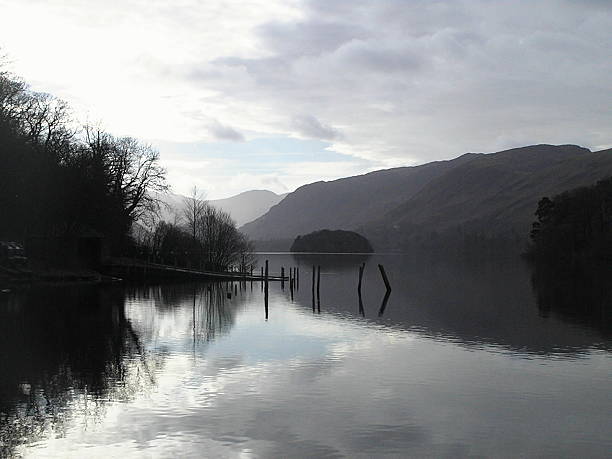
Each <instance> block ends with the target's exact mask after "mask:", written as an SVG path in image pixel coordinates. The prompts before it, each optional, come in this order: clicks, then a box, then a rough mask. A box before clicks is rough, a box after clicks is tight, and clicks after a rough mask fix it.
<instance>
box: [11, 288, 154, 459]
mask: <svg viewBox="0 0 612 459" xmlns="http://www.w3.org/2000/svg"><path fill="white" fill-rule="evenodd" d="M0 346H1V353H0V369H1V371H0V442H1V443H0V455H1V456H5V455H9V456H10V455H11V454H12V452H14V449H15V448H16V447H17V446H18V445H19V444H22V443H26V442H30V441H34V440H36V439H37V438H40V437H41V436H42V435H43V434H44V433H46V432H48V431H54V432H56V433H59V434H61V433H62V430H63V428H64V425H65V421H66V420H67V419H68V418H69V417H71V416H75V415H80V416H85V419H94V420H95V419H99V418H100V417H101V415H102V414H103V413H104V409H105V407H104V403H103V402H104V401H105V400H118V399H119V400H121V399H128V398H130V397H132V396H133V395H134V394H135V393H136V392H137V391H139V390H141V389H142V388H143V387H148V386H150V385H151V384H153V383H154V376H153V375H154V372H153V369H152V368H150V367H151V365H152V364H153V363H154V362H151V361H149V359H148V357H147V356H146V355H145V354H144V353H143V351H142V347H141V344H140V342H139V337H138V335H137V334H136V333H135V332H134V330H132V328H131V325H130V323H129V321H128V320H127V319H126V317H125V314H124V298H123V295H122V293H121V290H117V289H112V288H111V289H108V288H106V289H104V290H103V289H102V288H99V287H97V286H70V287H68V288H67V287H66V286H62V287H37V288H34V289H32V290H30V291H26V292H23V293H19V294H17V295H15V296H11V297H9V296H6V295H5V296H4V297H0ZM137 356H138V357H139V358H135V357H137Z"/></svg>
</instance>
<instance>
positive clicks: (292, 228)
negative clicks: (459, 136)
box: [241, 154, 473, 248]
mask: <svg viewBox="0 0 612 459" xmlns="http://www.w3.org/2000/svg"><path fill="white" fill-rule="evenodd" d="M472 156H473V155H470V154H467V155H463V156H461V157H459V158H456V159H453V160H451V161H439V162H433V163H428V164H424V165H421V166H415V167H400V168H395V169H387V170H381V171H376V172H371V173H369V174H365V175H359V176H355V177H348V178H343V179H338V180H333V181H330V182H315V183H311V184H309V185H304V186H302V187H300V188H298V189H297V190H295V191H294V192H293V193H289V194H288V195H287V197H286V198H285V199H283V200H282V201H281V202H280V203H279V204H277V205H275V206H273V207H272V208H271V209H270V210H269V211H268V213H266V214H265V215H263V216H261V217H259V218H258V219H256V220H254V221H252V222H251V223H248V224H246V225H244V226H243V227H242V228H241V231H243V232H244V233H245V234H247V235H248V236H249V237H250V238H251V239H254V240H275V239H291V240H292V239H293V238H295V237H296V236H297V235H298V234H305V233H310V232H313V231H317V230H322V229H346V230H350V229H355V228H357V227H359V226H361V225H363V224H365V223H367V222H369V221H371V220H372V219H374V218H377V217H382V216H383V215H385V213H386V212H388V211H390V210H392V209H394V208H395V207H397V206H398V205H400V204H401V203H403V202H405V201H406V200H407V199H409V198H410V197H412V196H413V195H414V194H415V193H416V192H418V191H419V190H420V189H421V188H422V187H423V186H425V185H426V184H427V183H429V182H430V181H431V180H433V179H435V178H437V177H439V176H440V175H442V174H443V173H445V172H446V171H448V170H450V169H452V168H454V167H456V166H458V165H460V164H463V163H466V162H469V161H470V160H471V158H472ZM287 248H288V247H287Z"/></svg>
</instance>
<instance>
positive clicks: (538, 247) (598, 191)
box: [528, 177, 612, 264]
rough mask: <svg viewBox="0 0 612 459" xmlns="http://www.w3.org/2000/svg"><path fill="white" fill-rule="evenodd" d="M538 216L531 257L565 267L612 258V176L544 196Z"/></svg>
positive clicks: (532, 232) (531, 237)
mask: <svg viewBox="0 0 612 459" xmlns="http://www.w3.org/2000/svg"><path fill="white" fill-rule="evenodd" d="M535 215H536V217H537V219H536V221H535V222H534V223H533V225H532V229H531V233H530V239H531V245H530V247H529V249H528V255H529V256H530V257H532V258H534V259H536V260H544V261H547V260H548V261H554V262H561V263H564V264H567V263H575V262H580V261H582V260H595V259H600V260H603V259H607V260H609V259H611V258H612V177H611V178H607V179H605V180H601V181H599V182H597V183H596V184H595V185H593V186H589V187H581V188H576V189H574V190H570V191H566V192H564V193H561V194H559V195H557V196H554V197H553V198H552V199H551V198H548V197H543V198H542V199H540V201H539V202H538V207H537V210H536V212H535Z"/></svg>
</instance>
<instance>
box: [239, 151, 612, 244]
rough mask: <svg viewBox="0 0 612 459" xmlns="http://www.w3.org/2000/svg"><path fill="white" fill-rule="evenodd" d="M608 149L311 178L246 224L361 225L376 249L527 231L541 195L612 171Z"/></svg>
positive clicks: (285, 232) (275, 231)
mask: <svg viewBox="0 0 612 459" xmlns="http://www.w3.org/2000/svg"><path fill="white" fill-rule="evenodd" d="M610 153H611V151H610V150H606V151H601V152H595V153H593V152H590V151H589V150H588V149H585V148H581V147H578V146H574V145H562V146H553V145H534V146H529V147H523V148H516V149H511V150H506V151H502V152H498V153H490V154H466V155H463V156H460V157H458V158H456V159H454V160H451V161H441V162H433V163H428V164H425V165H422V166H416V167H406V168H397V169H389V170H384V171H378V172H373V173H370V174H366V175H362V176H356V177H350V178H347V179H341V180H336V181H333V182H317V183H313V184H311V185H306V186H303V187H301V188H299V189H298V190H296V191H295V192H294V193H291V194H289V195H288V196H287V197H286V198H285V199H284V200H283V201H282V202H281V203H280V204H278V205H276V206H274V207H272V208H271V209H270V211H269V212H268V213H267V214H265V215H263V216H262V217H260V218H258V219H257V220H255V221H253V222H251V223H250V224H248V225H245V226H244V227H243V228H242V230H243V231H244V232H246V233H247V234H248V235H249V236H250V237H251V238H253V239H274V238H291V237H295V236H296V235H298V234H304V233H306V232H311V231H314V230H317V229H323V228H330V229H349V230H358V231H359V232H360V233H361V234H364V235H365V236H366V237H367V238H368V239H369V240H370V241H371V242H372V244H373V245H374V247H375V249H377V250H381V249H401V248H403V247H406V246H407V245H409V244H411V243H415V242H418V241H419V240H421V239H422V238H423V237H425V236H427V237H430V236H431V235H432V234H433V233H435V234H436V235H448V234H456V233H458V232H461V233H479V234H484V235H487V236H491V237H514V238H516V239H525V240H526V237H527V234H528V232H529V227H530V224H531V222H532V220H533V212H534V211H535V207H536V205H537V202H538V200H539V199H540V198H541V197H542V196H544V195H554V194H557V193H559V192H562V191H564V190H567V189H571V188H575V187H578V186H584V185H590V184H593V183H595V182H596V181H597V180H599V179H601V178H604V177H607V176H612V154H610Z"/></svg>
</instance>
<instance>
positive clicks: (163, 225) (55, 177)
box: [0, 62, 250, 269]
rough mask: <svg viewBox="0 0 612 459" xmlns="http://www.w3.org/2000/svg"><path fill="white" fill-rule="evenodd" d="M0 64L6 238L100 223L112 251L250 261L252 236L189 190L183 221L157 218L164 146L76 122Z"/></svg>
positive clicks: (0, 225)
mask: <svg viewBox="0 0 612 459" xmlns="http://www.w3.org/2000/svg"><path fill="white" fill-rule="evenodd" d="M3 68H4V67H3V66H2V63H1V62H0V240H15V241H21V242H25V241H27V240H28V238H31V237H46V238H58V237H74V236H78V235H79V234H82V233H83V232H89V233H91V232H95V233H97V234H100V235H101V236H103V237H104V240H105V241H106V242H107V244H108V246H109V249H110V252H111V254H112V255H130V254H131V255H133V254H136V253H143V252H146V253H148V254H149V255H157V256H162V257H163V256H164V255H165V256H166V257H167V258H168V260H170V259H171V258H172V257H173V256H174V258H178V257H179V256H180V257H181V258H182V259H188V260H184V261H185V262H187V261H188V262H189V263H191V264H194V265H200V266H204V265H206V266H208V267H211V268H214V269H224V268H227V267H228V266H229V265H237V264H240V262H242V261H243V260H244V263H242V264H243V265H246V264H247V259H248V255H247V253H246V252H247V251H248V250H249V248H250V245H249V243H248V241H247V240H246V239H245V238H244V236H242V234H240V233H239V232H238V230H237V229H236V225H235V224H234V222H233V221H232V220H231V218H230V216H229V215H227V214H226V213H224V212H221V211H219V210H217V209H214V208H212V207H211V206H209V205H208V204H206V203H205V202H204V201H200V200H197V199H195V197H194V198H193V199H191V200H190V202H191V204H190V205H191V207H189V206H187V207H189V209H190V212H189V213H188V212H187V211H186V212H185V215H183V217H184V219H182V220H184V221H179V220H181V219H179V220H177V221H175V222H174V223H167V222H162V221H160V220H159V210H160V205H162V203H161V200H160V196H161V194H162V193H164V192H166V191H167V190H168V188H169V187H168V184H167V182H166V171H165V169H164V168H163V167H162V166H161V165H160V156H159V152H158V151H157V150H155V149H154V148H152V147H151V146H150V145H148V144H146V143H143V142H141V141H139V140H137V139H134V138H132V137H116V136H114V135H112V134H110V133H108V132H105V131H104V130H102V129H101V128H99V127H96V126H92V125H85V126H82V125H79V124H78V123H77V122H76V121H75V120H74V119H73V116H72V113H71V110H70V108H69V106H68V105H67V104H66V103H65V102H63V101H61V100H59V99H57V98H55V97H53V96H51V95H49V94H46V93H40V92H35V91H33V90H31V89H30V87H29V86H28V85H27V84H26V83H25V82H24V81H23V80H21V79H20V78H18V77H16V76H15V75H13V74H11V73H9V72H8V71H6V70H3ZM138 229H140V230H141V231H138ZM186 252H188V254H187V255H186Z"/></svg>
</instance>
